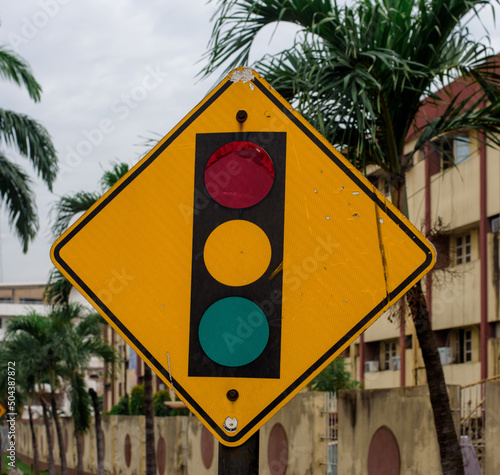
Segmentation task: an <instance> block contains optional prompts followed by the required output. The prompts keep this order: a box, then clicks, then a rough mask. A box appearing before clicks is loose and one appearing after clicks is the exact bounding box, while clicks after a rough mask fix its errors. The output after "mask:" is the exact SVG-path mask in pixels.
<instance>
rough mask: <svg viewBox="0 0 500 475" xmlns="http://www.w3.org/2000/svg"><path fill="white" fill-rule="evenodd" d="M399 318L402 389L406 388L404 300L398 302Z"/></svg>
mask: <svg viewBox="0 0 500 475" xmlns="http://www.w3.org/2000/svg"><path fill="white" fill-rule="evenodd" d="M400 302H401V303H400V310H399V311H400V316H399V324H400V328H399V385H400V386H401V387H402V388H404V387H405V386H406V353H405V350H406V348H405V339H406V332H405V322H406V301H405V299H404V298H402V299H401V300H400Z"/></svg>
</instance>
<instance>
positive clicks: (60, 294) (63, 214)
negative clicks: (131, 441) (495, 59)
mask: <svg viewBox="0 0 500 475" xmlns="http://www.w3.org/2000/svg"><path fill="white" fill-rule="evenodd" d="M128 169H129V167H128V165H127V164H126V163H121V162H117V163H114V164H113V166H112V167H111V169H110V170H106V171H104V173H103V176H102V178H101V183H100V184H101V190H100V191H96V192H86V191H80V192H77V193H75V194H74V195H65V196H62V197H61V198H60V199H59V201H57V202H56V203H55V205H54V207H53V208H52V213H53V221H54V224H53V226H52V232H53V234H54V236H58V235H59V234H61V233H62V232H63V231H64V230H65V229H66V228H67V227H68V226H69V224H70V222H71V221H72V220H73V219H74V218H75V216H77V215H78V214H79V213H82V212H85V211H86V210H87V209H88V208H90V207H91V206H92V205H93V204H94V203H95V202H96V201H97V200H98V199H99V198H100V196H101V195H102V193H104V192H105V191H106V190H107V189H109V188H110V187H111V186H113V185H114V184H115V183H116V182H117V181H118V180H120V178H121V177H122V176H124V175H125V174H126V173H127V172H128ZM70 290H71V284H69V282H68V281H67V280H66V278H65V277H64V276H63V275H62V274H61V273H60V272H59V271H58V270H57V269H54V270H53V271H52V272H51V274H50V278H49V283H48V284H47V286H46V288H45V291H44V298H45V299H46V300H48V301H52V302H57V303H61V304H67V303H68V300H69V292H70ZM146 366H147V365H145V370H144V385H145V387H148V388H151V389H150V390H149V393H150V396H149V397H147V398H146V400H145V424H146V450H147V454H148V456H147V467H146V469H147V471H148V474H149V473H156V458H155V441H154V408H153V394H152V385H153V381H152V380H153V376H152V373H151V370H150V369H149V367H147V368H146ZM148 370H149V371H148ZM94 406H95V405H94ZM96 430H97V429H96ZM97 439H98V442H99V437H98V438H97ZM99 450H101V449H100V448H99V446H98V453H99Z"/></svg>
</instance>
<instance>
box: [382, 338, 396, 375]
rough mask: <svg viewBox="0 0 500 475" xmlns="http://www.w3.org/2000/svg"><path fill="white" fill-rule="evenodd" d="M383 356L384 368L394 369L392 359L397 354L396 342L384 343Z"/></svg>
mask: <svg viewBox="0 0 500 475" xmlns="http://www.w3.org/2000/svg"><path fill="white" fill-rule="evenodd" d="M383 351H384V354H383V357H384V370H387V369H392V368H391V361H392V358H393V357H394V356H396V342H395V341H392V342H388V343H384V344H383Z"/></svg>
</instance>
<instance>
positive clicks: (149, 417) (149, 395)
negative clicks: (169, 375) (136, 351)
mask: <svg viewBox="0 0 500 475" xmlns="http://www.w3.org/2000/svg"><path fill="white" fill-rule="evenodd" d="M144 416H145V417H144V419H145V433H146V475H156V450H155V424H154V406H153V373H152V371H151V368H150V367H149V365H148V364H146V363H145V364H144Z"/></svg>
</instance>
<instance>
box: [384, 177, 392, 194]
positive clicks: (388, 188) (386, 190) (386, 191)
mask: <svg viewBox="0 0 500 475" xmlns="http://www.w3.org/2000/svg"><path fill="white" fill-rule="evenodd" d="M383 191H384V196H385V197H386V198H390V196H391V185H390V184H389V180H388V179H387V178H386V179H385V180H384V190H383Z"/></svg>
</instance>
